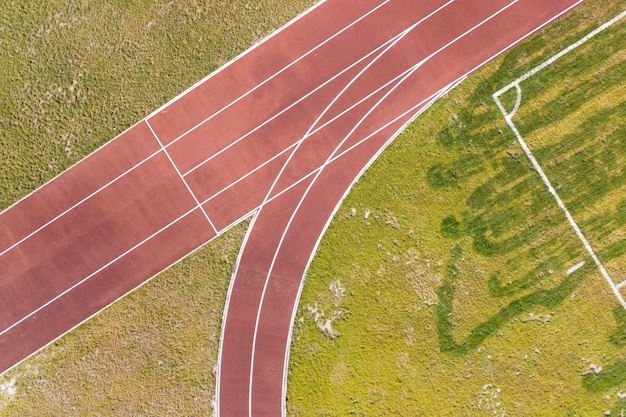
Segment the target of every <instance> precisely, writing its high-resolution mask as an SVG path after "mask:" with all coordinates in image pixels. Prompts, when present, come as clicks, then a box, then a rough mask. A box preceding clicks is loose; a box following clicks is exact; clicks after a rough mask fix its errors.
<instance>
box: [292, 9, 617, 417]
mask: <svg viewBox="0 0 626 417" xmlns="http://www.w3.org/2000/svg"><path fill="white" fill-rule="evenodd" d="M621 7H622V8H623V5H621ZM621 11H622V10H621V9H620V5H619V4H616V2H611V1H607V0H595V1H594V0H590V1H588V2H587V3H585V4H583V5H582V6H581V7H580V8H578V9H577V10H576V11H574V12H573V13H572V14H571V15H569V16H568V17H566V18H565V19H564V20H562V21H559V22H558V23H557V24H555V25H554V26H551V27H550V28H548V29H547V30H546V31H545V32H543V33H542V34H540V35H539V36H536V37H534V38H532V39H530V40H529V41H527V42H525V43H524V44H523V45H522V46H521V47H519V48H516V49H515V50H514V51H512V52H510V53H508V54H507V55H506V56H504V57H502V58H500V59H498V60H497V61H496V62H494V63H493V64H491V65H489V66H488V67H486V68H485V69H483V70H481V71H480V72H479V73H478V74H476V75H474V76H472V77H471V78H470V79H468V80H467V81H465V82H464V83H463V84H462V85H461V86H459V87H458V88H456V89H455V90H453V91H452V92H451V93H449V94H448V96H447V97H445V98H444V99H442V100H440V101H439V102H437V103H436V104H435V105H434V106H433V107H432V108H431V109H430V110H428V111H427V112H426V113H425V114H424V115H422V116H420V118H418V120H416V121H415V122H414V123H413V124H411V125H410V126H409V128H408V129H407V130H406V131H405V132H404V133H403V134H401V135H400V137H399V138H398V139H397V140H396V141H395V143H394V144H392V145H391V146H390V147H389V148H388V150H387V151H386V152H385V153H384V154H383V155H382V156H381V157H380V158H379V160H377V161H376V163H375V164H374V165H373V166H372V167H371V168H370V169H369V170H368V171H367V172H366V174H365V175H364V176H363V178H362V179H361V180H360V181H359V182H358V183H357V184H356V185H355V187H354V189H353V190H352V191H351V193H350V195H349V196H348V198H347V199H346V200H345V202H344V203H343V205H342V207H341V209H340V210H339V212H338V214H337V217H336V218H335V219H334V220H333V223H332V224H331V226H330V228H329V230H328V232H327V234H326V236H325V237H324V239H323V241H322V244H321V246H320V249H319V252H318V255H317V257H316V259H315V260H314V262H313V263H312V265H311V269H310V271H309V273H308V274H307V277H306V281H305V286H304V289H303V293H302V299H301V303H300V309H299V312H298V315H297V321H296V325H295V331H294V337H293V343H292V350H291V362H290V369H289V380H288V398H289V400H288V410H289V414H290V415H292V416H314V415H319V416H347V415H357V416H358V415H376V416H382V415H389V416H393V415H403V416H420V415H422V416H435V415H436V416H504V415H506V416H591V415H603V413H609V414H610V415H612V416H618V415H622V414H620V413H621V412H622V408H624V410H626V399H625V398H626V395H625V394H626V350H624V348H623V347H624V345H626V333H625V331H626V311H624V310H623V309H622V307H621V306H619V304H618V302H617V300H616V298H615V297H614V296H613V294H612V292H611V291H610V289H609V286H608V285H607V283H606V281H605V280H604V278H603V277H602V276H601V274H600V273H599V271H598V268H597V267H596V266H595V265H594V263H593V261H592V259H591V258H590V256H589V255H588V254H587V252H586V251H585V248H584V246H583V245H582V243H581V242H580V240H579V239H578V238H577V236H576V234H575V233H574V231H573V229H572V227H571V226H570V224H569V223H568V222H567V219H566V218H565V215H564V213H563V212H562V211H561V209H560V208H559V207H558V205H557V203H556V201H555V200H554V198H553V197H552V196H551V195H550V194H549V193H548V191H547V188H546V186H545V185H544V183H543V182H542V180H541V178H540V177H539V175H538V174H537V173H536V172H535V171H534V170H532V166H531V164H530V161H529V160H528V158H527V157H526V155H525V154H524V152H523V150H522V148H521V147H520V145H519V143H518V142H517V140H516V138H515V136H514V134H513V132H512V131H511V129H510V128H509V127H508V126H507V125H506V123H505V121H504V119H503V117H502V114H501V113H500V111H499V110H498V108H497V106H496V104H495V102H494V101H493V98H492V96H491V95H492V94H493V93H494V92H495V91H497V90H498V89H500V88H501V87H503V86H504V85H506V84H508V83H509V82H511V81H513V80H514V79H515V78H517V77H518V76H520V75H522V74H523V73H525V72H526V71H528V70H530V69H531V68H533V67H534V66H536V65H538V64H539V63H541V62H543V61H545V60H546V59H547V58H549V57H550V56H552V55H554V54H555V53H557V52H558V51H560V50H562V49H563V48H564V47H566V46H568V45H570V44H571V43H573V42H575V41H576V40H578V39H579V38H581V37H582V36H584V34H586V33H588V32H589V31H591V30H592V29H593V28H595V27H597V26H599V25H600V24H602V23H604V22H605V21H607V20H609V19H610V18H612V17H613V16H615V15H616V14H618V13H619V12H621ZM623 39H626V22H621V23H618V24H616V25H614V26H613V27H612V28H610V29H608V30H607V31H606V32H603V33H602V34H600V35H598V36H597V37H596V38H594V39H593V40H592V41H590V42H589V43H587V44H586V45H584V46H583V47H581V48H579V49H578V50H576V51H574V52H572V53H571V54H569V55H567V56H566V57H564V58H563V59H562V60H560V61H557V63H555V64H553V66H551V67H549V68H548V69H546V70H544V71H543V72H540V73H538V74H536V75H535V76H534V77H532V78H531V79H529V80H527V81H524V82H523V83H522V84H521V88H522V92H523V95H522V105H521V107H520V109H519V111H518V112H517V114H516V116H515V118H514V122H515V123H516V126H518V128H519V129H520V132H521V134H522V135H523V136H524V137H525V138H526V139H527V143H528V145H529V147H530V148H531V150H532V151H533V153H534V154H535V156H536V157H537V159H538V161H539V163H540V165H541V166H542V167H543V168H544V170H545V172H546V175H547V176H548V177H549V178H551V180H552V182H553V184H554V186H555V188H556V189H557V190H558V192H559V193H560V195H561V197H562V199H563V201H564V202H565V204H566V206H567V207H568V208H569V210H570V212H571V213H572V215H573V216H574V218H575V219H576V221H577V223H578V224H579V226H580V227H581V230H582V231H583V233H584V234H585V235H586V236H587V238H588V240H589V241H590V243H591V245H592V246H593V247H594V248H595V250H596V252H597V254H598V257H599V258H600V260H601V261H602V262H603V263H604V264H605V265H606V267H607V270H608V271H609V273H612V274H613V275H614V276H615V279H616V281H618V282H619V281H621V280H623V279H626V276H625V275H624V269H625V268H626V236H625V235H624V230H625V227H626V199H625V198H626V172H625V171H624V167H625V166H626V130H625V129H626V103H624V100H625V98H626V90H625V86H626V83H625V82H624V81H625V79H624V74H626V49H624V46H623ZM505 99H506V100H505V101H507V102H508V103H509V108H510V107H511V106H512V104H511V101H512V100H513V102H514V99H515V97H514V95H512V96H508V97H505ZM581 261H585V264H584V266H583V267H582V268H580V269H578V270H577V271H575V272H573V273H571V274H569V275H568V274H567V270H568V269H569V268H570V267H572V266H574V265H576V264H578V263H579V262H581ZM618 277H621V279H620V278H618ZM313 312H316V314H314V313H313ZM320 315H321V316H320ZM316 317H317V319H316ZM320 317H321V319H320ZM326 319H329V320H330V321H331V323H332V329H333V333H332V334H331V333H330V332H328V331H327V330H324V327H323V326H321V325H322V324H324V321H325V320H326ZM320 329H322V330H320ZM337 335H338V336H337Z"/></svg>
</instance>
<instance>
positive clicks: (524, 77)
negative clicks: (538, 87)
mask: <svg viewBox="0 0 626 417" xmlns="http://www.w3.org/2000/svg"><path fill="white" fill-rule="evenodd" d="M579 3H580V2H579ZM624 16H626V10H624V11H623V12H621V13H620V14H618V15H617V16H615V17H614V18H613V19H611V20H609V21H608V22H605V23H604V24H602V25H601V26H600V27H598V28H597V29H595V30H594V31H592V32H589V33H588V34H587V35H585V36H584V37H583V38H581V39H579V40H578V41H577V42H575V43H573V44H571V45H570V46H568V47H567V48H565V49H563V50H562V51H561V52H559V53H558V54H556V55H554V56H553V57H551V58H550V59H548V60H546V61H545V62H543V63H542V64H540V65H537V66H536V67H535V68H533V69H531V70H530V71H528V72H527V73H525V74H524V75H522V76H521V77H519V78H517V79H515V80H514V81H512V82H510V83H509V84H507V85H505V86H504V87H502V88H501V89H499V90H498V91H496V92H495V93H494V97H499V96H500V95H502V94H503V93H505V92H506V91H508V90H509V89H511V88H513V87H515V86H516V85H517V84H519V83H521V82H522V81H524V80H527V79H528V78H530V77H532V76H533V75H535V74H536V73H537V72H539V71H541V70H542V69H544V68H545V67H547V66H549V65H551V64H552V63H553V62H554V61H556V60H557V59H559V58H561V57H562V56H563V55H565V54H567V53H568V52H571V51H572V50H574V49H576V48H578V47H579V46H580V45H582V44H584V43H585V42H587V41H588V40H589V39H591V38H593V37H594V36H596V35H597V34H598V33H600V32H602V31H603V30H605V29H607V28H608V27H610V26H612V25H613V24H614V23H616V22H617V21H618V20H620V19H622V18H623V17H624ZM515 110H517V106H516V109H515ZM510 114H511V117H512V116H513V115H514V114H515V112H511V113H510Z"/></svg>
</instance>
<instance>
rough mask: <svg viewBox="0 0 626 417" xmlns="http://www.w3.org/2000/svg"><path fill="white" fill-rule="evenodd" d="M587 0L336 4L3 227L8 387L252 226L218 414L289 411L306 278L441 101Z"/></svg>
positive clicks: (26, 202) (39, 196) (17, 208)
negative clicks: (355, 203) (294, 338)
mask: <svg viewBox="0 0 626 417" xmlns="http://www.w3.org/2000/svg"><path fill="white" fill-rule="evenodd" d="M581 1H582V0H554V1H549V2H547V1H545V0H449V1H448V0H422V1H419V2H418V1H415V0H360V1H358V2H354V1H347V0H327V1H324V2H321V3H319V4H318V5H317V6H316V7H314V8H313V9H311V10H310V11H309V12H307V13H306V14H304V15H302V16H300V17H299V18H298V19H296V20H295V21H293V22H291V23H290V24H288V25H287V26H286V27H284V28H283V29H281V30H280V31H279V32H277V33H276V34H274V35H273V36H271V37H269V38H268V39H266V40H265V41H264V42H262V43H261V44H260V45H258V46H257V47H255V48H253V49H251V50H249V51H248V52H247V53H245V54H243V55H242V56H240V57H239V58H238V59H237V60H235V61H233V62H231V63H230V64H229V65H227V66H226V67H224V68H222V69H221V70H219V71H217V72H216V73H214V74H212V75H211V76H209V77H208V78H206V79H205V80H203V81H202V82H201V83H199V84H198V85H196V86H194V87H193V88H192V89H190V90H189V91H187V92H185V93H184V94H183V95H181V96H180V97H178V98H176V99H174V100H173V101H172V102H170V103H168V104H167V105H166V106H164V107H163V108H161V109H159V110H157V111H156V112H155V113H153V114H152V115H151V116H149V117H147V118H146V119H145V120H142V121H141V122H139V123H138V124H137V125H135V126H133V127H132V128H130V129H129V130H128V131H126V132H124V133H123V134H122V135H120V136H118V137H117V138H116V139H115V140H113V141H112V142H110V143H109V144H108V145H106V146H104V147H103V148H101V149H99V150H98V151H96V152H95V153H93V154H92V155H91V156H89V157H87V158H86V159H84V160H83V161H81V162H80V163H78V164H77V165H75V166H74V167H72V168H70V169H69V170H68V171H66V172H65V173H63V174H61V175H60V176H58V177H57V178H55V179H54V180H52V181H51V182H49V183H47V184H46V185H45V186H43V187H41V188H40V189H38V190H36V191H35V192H33V193H32V194H30V195H29V196H27V197H26V198H24V199H22V200H20V201H19V202H17V203H16V204H14V205H13V206H11V207H10V208H8V209H7V210H5V211H4V212H2V213H1V214H0V271H2V276H1V277H0V373H1V372H4V371H6V370H7V369H9V368H11V367H13V366H14V365H15V364H16V363H18V362H20V361H21V360H23V359H24V358H26V357H27V356H29V355H31V354H32V353H33V352H35V351H37V350H39V349H40V348H41V347H43V346H45V345H47V344H49V343H50V342H52V341H53V340H55V339H57V338H58V337H60V336H61V335H62V334H64V333H66V332H67V331H69V330H70V329H72V328H74V327H75V326H77V325H79V324H80V323H81V322H83V321H84V320H86V319H87V318H89V317H90V316H92V315H93V314H96V313H97V312H98V311H100V310H101V309H102V308H104V307H106V306H107V305H109V304H110V303H112V302H113V301H115V300H116V299H118V298H120V297H122V296H124V295H125V294H126V293H128V292H129V291H131V290H132V289H134V288H136V287H137V286H139V285H141V284H142V283H144V282H145V281H147V280H148V279H150V278H151V277H152V276H154V275H155V274H156V273H158V272H159V271H161V270H163V269H165V268H167V267H168V266H169V265H171V264H172V263H174V262H176V261H177V260H179V259H180V258H182V257H184V256H186V255H187V254H189V253H190V252H191V251H193V250H195V249H197V248H198V247H200V246H202V245H203V244H205V243H206V242H208V241H210V240H211V239H213V238H214V237H216V236H217V235H219V234H221V233H223V232H224V231H225V230H227V229H228V228H229V227H231V226H233V225H234V224H236V223H238V222H239V221H241V220H242V219H243V218H246V217H248V216H249V215H251V214H254V220H253V222H252V225H251V227H250V229H249V231H248V234H247V236H246V240H245V242H244V245H243V248H242V250H241V252H240V255H239V258H238V262H237V267H236V270H235V273H234V276H233V279H232V282H231V287H230V289H229V294H228V299H227V305H226V309H225V312H224V321H223V323H224V326H223V329H222V337H221V342H220V343H221V344H220V357H219V372H218V381H217V406H218V413H219V415H221V416H223V417H227V416H245V415H249V416H252V415H255V416H274V415H281V414H284V412H285V410H284V398H285V386H286V379H285V375H286V366H287V360H288V352H289V343H290V335H291V326H292V322H293V317H294V314H295V309H296V306H297V300H298V296H299V293H300V289H301V286H302V281H303V277H304V273H305V271H306V268H307V266H308V264H309V262H310V260H311V257H312V254H313V253H314V251H315V248H316V247H317V244H318V243H319V240H320V238H321V236H322V234H323V231H324V230H325V228H326V226H327V224H328V223H329V221H330V219H331V218H332V215H333V213H334V212H335V211H336V209H337V207H338V205H339V203H340V202H341V200H342V199H343V197H344V196H345V195H346V193H347V190H348V189H349V188H350V186H351V185H352V184H353V183H354V181H355V180H356V179H357V178H358V177H359V176H360V174H361V173H362V172H363V171H364V169H365V168H366V167H367V166H369V164H370V163H371V162H372V161H373V160H374V159H375V158H376V156H377V155H378V154H379V153H380V152H381V151H382V149H384V147H385V146H386V145H387V144H388V143H389V142H390V141H391V140H392V139H393V138H394V137H395V136H396V135H397V134H398V133H399V132H400V131H401V130H402V129H403V127H404V126H405V125H406V124H407V123H408V122H410V121H411V120H413V119H414V118H415V117H416V116H417V115H418V114H419V113H420V112H421V111H423V110H424V109H425V108H426V107H427V106H428V105H429V104H430V103H432V102H433V101H434V100H436V99H437V98H438V97H439V96H441V95H442V94H443V93H445V92H446V91H447V90H448V89H449V88H451V87H452V86H454V85H456V84H457V83H458V82H460V81H461V80H462V79H463V78H464V77H465V76H466V75H467V74H469V73H471V72H473V71H474V70H476V69H477V68H479V67H480V66H482V65H483V64H485V63H486V62H488V61H489V60H491V59H493V58H494V57H495V56H497V55H499V54H501V53H502V52H503V51H505V50H506V49H508V48H510V47H512V46H513V45H515V44H517V43H519V42H520V41H521V40H522V39H523V38H525V37H527V36H528V35H529V34H531V33H533V32H535V31H537V30H539V29H541V28H542V27H544V26H545V25H546V24H548V23H550V22H551V21H553V20H554V19H556V18H558V17H559V16H561V15H563V14H564V13H566V12H567V11H569V10H571V9H572V8H573V7H574V6H576V5H577V4H579V3H580V2H581Z"/></svg>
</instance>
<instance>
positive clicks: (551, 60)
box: [492, 10, 626, 310]
mask: <svg viewBox="0 0 626 417" xmlns="http://www.w3.org/2000/svg"><path fill="white" fill-rule="evenodd" d="M624 16H626V10H624V11H623V12H621V13H620V14H618V15H617V16H615V17H614V18H612V19H611V20H609V21H607V22H605V23H604V24H602V25H601V26H600V27H598V28H597V29H595V30H593V31H592V32H590V33H588V34H587V35H585V36H584V37H582V38H581V39H579V40H578V41H577V42H574V43H573V44H571V45H570V46H568V47H567V48H565V49H563V50H562V51H560V52H559V53H557V54H555V55H553V56H552V57H551V58H549V59H547V60H546V61H544V62H543V63H541V64H539V65H537V66H536V67H534V68H532V69H531V70H530V71H528V72H526V73H525V74H523V75H522V76H520V77H518V78H517V79H515V80H513V81H512V82H511V83H509V84H507V85H506V86H504V87H502V88H501V89H500V90H498V91H496V92H495V93H493V95H492V96H493V99H494V101H495V102H496V105H497V106H498V108H499V109H500V112H501V113H502V115H503V116H504V120H505V121H506V123H507V124H508V125H509V127H510V128H511V130H512V131H513V133H514V134H515V137H516V138H517V140H518V142H519V144H520V146H521V147H522V149H523V150H524V153H525V154H526V156H527V157H528V159H529V160H530V162H531V164H532V166H533V168H534V169H535V170H536V171H537V173H538V174H539V176H540V177H541V180H542V181H543V183H544V184H545V185H546V187H547V188H548V191H549V193H550V194H551V195H552V197H554V199H555V200H556V202H557V204H558V206H559V207H560V208H561V210H562V211H563V213H564V214H565V217H566V218H567V221H568V222H569V224H570V226H571V227H572V229H574V232H575V233H576V236H577V237H578V238H579V239H580V241H581V242H582V243H583V246H584V247H585V250H586V251H587V253H589V256H591V259H593V261H594V263H595V264H596V266H597V267H598V269H599V270H600V273H601V274H602V276H603V277H604V279H605V280H606V282H607V284H608V285H609V287H610V288H611V290H612V291H613V294H614V295H615V298H617V300H618V301H619V303H620V304H621V305H622V307H623V308H624V309H625V310H626V301H625V300H624V297H622V294H621V293H620V291H619V289H620V288H621V287H622V286H624V285H626V281H622V282H621V283H619V284H617V285H616V284H615V282H614V281H613V279H612V278H611V276H610V275H609V273H608V272H607V271H606V269H605V268H604V265H603V264H602V262H601V261H600V259H599V258H598V257H597V255H596V253H595V251H594V250H593V248H592V247H591V244H590V243H589V241H588V240H587V238H586V237H585V235H584V234H583V232H582V231H581V230H580V227H579V226H578V224H577V223H576V221H575V220H574V218H573V217H572V215H571V213H570V212H569V210H568V209H567V207H566V206H565V203H564V202H563V200H562V199H561V197H560V196H559V194H558V193H557V192H556V190H555V189H554V187H553V186H552V183H551V182H550V180H549V179H548V176H547V175H546V174H545V172H544V171H543V169H542V168H541V166H540V165H539V162H538V161H537V159H536V158H535V156H534V155H533V153H532V151H531V150H530V148H529V147H528V145H527V144H526V141H524V138H523V137H522V135H521V133H520V132H519V130H518V129H517V127H516V126H515V123H513V116H514V115H515V113H516V112H517V110H518V108H519V106H520V103H521V100H522V88H521V86H520V83H521V82H522V81H525V80H527V79H528V78H530V77H532V76H533V75H535V74H536V73H538V72H539V71H541V70H542V69H544V68H546V67H548V66H550V65H552V64H553V63H554V62H555V61H557V60H558V59H559V58H561V57H563V56H564V55H566V54H567V53H569V52H571V51H573V50H574V49H576V48H578V47H579V46H581V45H582V44H584V43H585V42H587V41H588V40H590V39H592V38H593V37H594V36H596V35H597V34H599V33H600V32H602V31H604V30H606V29H607V28H609V27H610V26H612V25H613V24H615V23H616V22H618V21H619V20H621V19H622V18H623V17H624ZM513 87H514V88H515V90H516V93H517V97H516V100H515V106H514V108H513V110H511V111H510V112H507V110H506V109H505V108H504V105H503V104H502V102H501V101H500V96H501V95H502V94H504V93H506V92H507V91H509V90H510V89H511V88H513ZM579 265H580V266H582V265H581V264H579ZM572 272H573V271H572ZM568 275H569V271H568Z"/></svg>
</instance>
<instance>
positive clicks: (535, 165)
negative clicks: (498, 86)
mask: <svg viewBox="0 0 626 417" xmlns="http://www.w3.org/2000/svg"><path fill="white" fill-rule="evenodd" d="M494 99H495V100H497V101H498V107H500V110H501V111H502V104H500V103H499V99H498V98H497V97H494ZM503 114H504V115H505V116H504V119H505V120H506V122H507V124H508V125H509V127H510V128H511V130H512V131H513V133H515V136H516V137H517V140H518V142H519V143H520V145H521V147H522V149H524V152H525V153H526V156H528V159H529V160H530V162H531V163H532V165H533V168H535V170H536V171H537V173H539V176H540V177H541V179H542V180H543V182H544V184H545V185H546V187H548V191H549V192H550V194H552V196H553V197H554V199H555V200H556V202H557V203H558V205H559V207H561V210H563V213H565V217H567V220H568V221H569V223H570V225H571V226H572V228H573V229H574V231H575V232H576V235H577V236H578V238H579V239H580V240H581V242H582V243H583V245H584V246H585V249H587V252H588V253H589V255H590V256H591V258H592V259H593V261H594V262H595V264H596V265H597V266H598V268H599V269H600V272H601V273H602V276H603V277H604V278H605V279H606V282H607V283H608V284H609V286H610V287H611V289H612V290H613V293H614V294H615V297H617V299H618V300H619V302H620V303H621V304H622V307H624V309H625V310H626V302H625V301H624V299H623V298H622V295H621V294H620V293H619V290H618V288H617V287H616V286H615V283H614V282H613V280H612V279H611V277H610V276H609V274H608V273H607V272H606V270H605V269H604V266H603V265H602V263H601V262H600V260H599V259H598V257H597V256H596V254H595V252H594V251H593V248H592V247H591V245H590V244H589V242H588V241H587V239H586V238H585V236H584V235H583V233H582V231H581V230H580V228H579V227H578V225H577V224H576V222H575V221H574V218H573V217H572V215H571V214H570V212H569V210H567V208H566V207H565V204H564V203H563V201H562V200H561V197H559V195H558V194H557V192H556V190H555V189H554V187H552V184H551V183H550V180H549V179H548V177H547V176H546V174H545V173H544V172H543V169H541V166H540V165H539V163H538V162H537V160H536V159H535V157H534V155H533V154H532V152H531V151H530V149H529V148H528V146H527V145H526V142H525V141H524V139H523V138H522V135H521V134H520V133H519V131H518V130H517V128H516V127H515V124H514V123H513V121H512V120H511V117H510V116H508V115H506V114H505V113H503Z"/></svg>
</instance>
